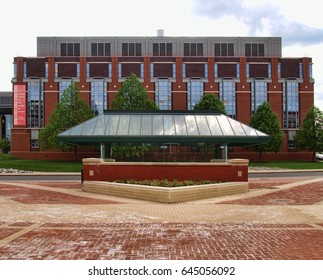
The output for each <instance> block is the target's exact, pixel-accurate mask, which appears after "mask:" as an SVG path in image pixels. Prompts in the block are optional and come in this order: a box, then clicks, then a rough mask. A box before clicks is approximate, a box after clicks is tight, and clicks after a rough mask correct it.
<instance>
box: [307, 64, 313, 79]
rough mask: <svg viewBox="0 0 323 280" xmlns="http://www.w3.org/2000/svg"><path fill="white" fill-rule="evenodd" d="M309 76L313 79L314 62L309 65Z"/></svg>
mask: <svg viewBox="0 0 323 280" xmlns="http://www.w3.org/2000/svg"><path fill="white" fill-rule="evenodd" d="M308 68H309V69H308V72H309V78H310V79H313V64H309V65H308Z"/></svg>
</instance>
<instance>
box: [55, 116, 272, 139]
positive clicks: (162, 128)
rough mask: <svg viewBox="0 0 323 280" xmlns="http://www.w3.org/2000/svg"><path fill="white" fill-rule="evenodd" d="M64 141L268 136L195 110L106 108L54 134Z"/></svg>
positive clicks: (265, 137) (234, 121) (264, 137)
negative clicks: (154, 110) (144, 110)
mask: <svg viewBox="0 0 323 280" xmlns="http://www.w3.org/2000/svg"><path fill="white" fill-rule="evenodd" d="M58 140H59V141H61V142H68V143H79V144H81V143H83V144H91V143H115V142H120V143H122V142H127V143H139V142H140V143H165V142H169V141H171V142H177V143H184V142H185V143H189V142H196V143H201V142H205V143H207V142H208V143H228V144H235V145H252V144H262V143H267V142H269V140H270V136H269V135H267V134H265V133H262V132H260V131H258V130H256V129H254V128H251V127H250V126H247V125H245V124H243V123H241V122H238V121H236V120H234V119H231V118H229V117H227V116H225V115H221V114H216V113H212V112H210V113H209V112H203V113H201V112H195V111H180V112H174V111H156V112H149V113H148V112H140V111H136V112H120V111H118V112H114V111H111V112H110V111H107V113H105V114H104V115H99V116H96V117H94V118H92V119H90V120H88V121H86V122H84V123H81V124H79V125H77V126H75V127H72V128H71V129H68V130H66V131H64V132H62V133H60V134H59V135H58Z"/></svg>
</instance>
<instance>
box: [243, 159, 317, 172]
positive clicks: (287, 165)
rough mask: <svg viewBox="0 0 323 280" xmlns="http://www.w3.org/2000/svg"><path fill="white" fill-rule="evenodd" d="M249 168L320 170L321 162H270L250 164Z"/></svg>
mask: <svg viewBox="0 0 323 280" xmlns="http://www.w3.org/2000/svg"><path fill="white" fill-rule="evenodd" d="M249 166H250V167H277V168H284V169H322V170H323V161H322V162H318V161H315V162H307V161H271V162H250V163H249Z"/></svg>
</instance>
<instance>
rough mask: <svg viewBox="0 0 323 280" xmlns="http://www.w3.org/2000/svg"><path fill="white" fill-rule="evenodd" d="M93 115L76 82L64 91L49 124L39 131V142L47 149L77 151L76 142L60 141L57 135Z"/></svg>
mask: <svg viewBox="0 0 323 280" xmlns="http://www.w3.org/2000/svg"><path fill="white" fill-rule="evenodd" d="M92 117H93V113H92V111H91V109H90V107H89V106H88V105H87V104H86V102H85V101H84V100H83V99H82V97H81V96H80V94H79V92H78V89H77V87H76V85H75V83H74V82H72V83H71V85H70V86H69V87H68V88H67V89H66V90H65V91H64V92H63V94H62V96H61V99H60V101H59V102H58V103H57V104H56V107H55V110H54V111H53V113H52V114H51V115H50V116H49V119H48V125H46V126H45V127H44V128H43V129H42V130H41V131H40V133H39V142H40V145H41V148H42V149H45V150H63V151H70V150H73V151H74V153H75V158H76V153H77V146H76V145H74V144H67V143H60V142H58V141H57V138H56V137H57V135H58V134H59V133H61V132H63V131H65V130H67V129H69V128H71V127H73V126H75V125H77V124H79V123H82V122H84V121H86V120H88V119H90V118H92Z"/></svg>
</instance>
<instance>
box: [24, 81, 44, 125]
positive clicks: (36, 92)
mask: <svg viewBox="0 0 323 280" xmlns="http://www.w3.org/2000/svg"><path fill="white" fill-rule="evenodd" d="M27 102H28V103H27V119H28V127H31V128H32V127H43V126H44V91H43V83H41V81H39V80H35V81H29V82H28V101H27Z"/></svg>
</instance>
